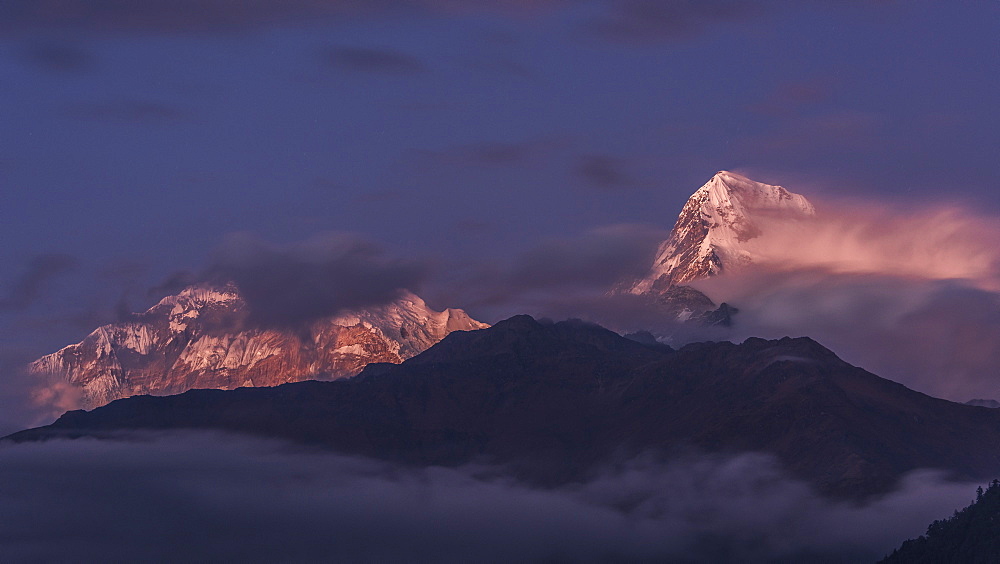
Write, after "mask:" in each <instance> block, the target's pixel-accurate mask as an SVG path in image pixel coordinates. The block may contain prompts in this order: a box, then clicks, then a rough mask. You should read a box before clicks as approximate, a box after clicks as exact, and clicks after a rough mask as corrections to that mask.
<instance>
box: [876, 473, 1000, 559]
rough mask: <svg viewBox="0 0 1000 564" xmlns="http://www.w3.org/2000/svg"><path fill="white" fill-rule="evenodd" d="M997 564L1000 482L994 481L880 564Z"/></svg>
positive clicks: (999, 554)
mask: <svg viewBox="0 0 1000 564" xmlns="http://www.w3.org/2000/svg"><path fill="white" fill-rule="evenodd" d="M995 562H1000V482H998V481H997V480H993V482H992V483H991V484H990V486H989V487H988V488H987V489H986V491H983V489H982V488H979V490H978V491H977V492H976V500H975V501H974V502H973V503H972V505H970V506H968V507H966V508H965V509H963V510H961V511H956V512H955V514H954V515H953V516H952V517H950V518H948V519H944V520H943V521H934V522H933V523H931V525H930V526H929V527H927V534H926V535H921V536H920V537H918V538H916V539H912V540H908V541H906V542H904V543H903V545H902V546H901V547H899V548H897V549H896V550H894V551H893V552H892V554H890V555H889V556H887V557H886V558H885V559H883V560H881V561H880V563H882V564H993V563H995Z"/></svg>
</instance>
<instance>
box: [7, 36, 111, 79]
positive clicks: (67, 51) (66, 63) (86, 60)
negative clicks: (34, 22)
mask: <svg viewBox="0 0 1000 564" xmlns="http://www.w3.org/2000/svg"><path fill="white" fill-rule="evenodd" d="M21 55H22V58H23V59H24V60H25V61H26V62H28V63H31V64H32V65H35V66H37V67H39V68H41V69H44V70H47V71H51V72H59V73H72V72H81V71H87V70H90V69H91V68H93V67H94V65H95V61H94V56H93V55H92V54H91V53H90V51H88V50H86V49H84V48H83V47H81V46H80V45H77V44H74V43H68V42H63V41H32V42H29V43H28V44H27V45H26V46H25V48H24V50H23V51H22V52H21Z"/></svg>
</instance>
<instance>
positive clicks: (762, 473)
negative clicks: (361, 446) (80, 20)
mask: <svg viewBox="0 0 1000 564" xmlns="http://www.w3.org/2000/svg"><path fill="white" fill-rule="evenodd" d="M0 481H2V483H3V484H5V486H6V487H4V488H3V489H2V490H0V539H3V540H2V541H0V544H2V551H3V553H4V554H5V555H6V556H7V557H8V558H10V559H13V560H18V561H21V560H34V559H41V560H68V559H72V560H88V559H92V558H95V559H96V558H101V559H109V558H111V559H130V560H131V559H148V558H150V557H154V558H162V559H166V560H178V559H195V560H209V559H218V558H225V559H228V560H241V561H279V560H280V561H312V560H327V561H328V560H330V559H334V560H337V561H362V560H364V561H373V560H385V559H388V560H400V559H405V560H407V561H434V562H441V561H445V562H449V561H469V560H476V559H483V558H485V559H487V560H492V561H537V560H556V561H562V560H568V561H600V560H608V559H623V560H629V561H641V560H663V559H675V558H678V559H684V561H691V562H728V561H745V560H747V559H753V560H755V561H760V560H777V561H782V560H787V561H795V560H796V559H799V560H801V559H809V560H810V561H817V562H823V561H841V560H842V559H844V558H850V559H856V560H873V559H876V558H878V557H880V556H882V555H884V554H885V553H887V552H888V551H891V549H892V548H893V547H895V546H896V545H898V544H899V543H900V542H901V541H902V540H904V539H906V538H908V537H911V536H915V535H917V534H920V533H922V532H923V531H924V529H925V528H926V526H927V524H928V523H930V521H932V520H934V519H939V518H942V517H945V516H947V515H949V514H950V513H951V512H952V510H954V509H956V508H958V507H960V506H963V505H966V504H968V503H969V502H970V500H971V499H972V497H973V495H974V493H973V492H974V489H975V484H955V483H949V482H945V481H943V480H942V479H941V478H940V477H939V476H938V475H937V474H934V473H930V472H917V473H913V474H910V475H909V476H908V477H907V478H906V479H905V480H903V482H902V485H901V487H900V489H899V490H898V491H896V492H894V493H892V494H889V495H887V496H885V497H884V498H882V499H879V500H876V501H874V502H872V503H870V504H867V505H854V504H849V503H843V502H835V501H830V500H826V499H823V498H821V497H819V496H817V495H815V494H814V493H813V492H812V491H811V490H810V488H809V487H807V486H806V485H804V484H803V483H801V482H797V481H795V480H791V479H789V478H787V477H786V476H785V475H784V474H783V473H782V472H781V471H780V469H779V468H778V466H777V465H776V463H775V462H774V461H773V460H772V459H771V458H769V457H766V456H762V455H753V454H748V455H742V456H736V457H728V458H727V457H717V456H701V457H697V456H692V457H689V458H687V459H684V460H680V461H674V462H670V463H664V462H662V461H659V460H657V459H656V458H654V457H642V458H639V459H636V460H632V461H629V462H627V463H624V464H620V465H618V466H616V467H614V468H611V469H608V470H607V471H605V472H604V473H603V474H601V475H600V476H599V477H597V478H596V479H594V480H593V481H591V482H588V483H585V484H576V485H572V486H567V487H563V488H559V489H553V490H540V489H533V488H529V487H527V486H524V485H522V484H519V483H516V482H514V481H512V480H510V479H508V478H506V477H504V475H503V473H502V471H500V470H498V469H497V468H490V467H466V468H460V469H445V468H426V469H404V468H399V467H394V466H392V465H389V464H386V463H382V462H376V461H371V460H362V459H356V458H349V457H344V456H338V455H333V454H325V453H314V452H303V451H300V450H296V449H294V448H293V447H290V446H288V445H286V444H283V443H278V442H264V441H255V440H251V439H245V438H234V437H225V436H220V435H212V434H204V435H202V434H175V435H160V436H151V435H145V436H144V435H136V436H134V437H132V440H129V441H114V442H112V441H95V440H87V439H81V440H76V441H50V442H45V443H31V444H20V445H11V444H4V445H0Z"/></svg>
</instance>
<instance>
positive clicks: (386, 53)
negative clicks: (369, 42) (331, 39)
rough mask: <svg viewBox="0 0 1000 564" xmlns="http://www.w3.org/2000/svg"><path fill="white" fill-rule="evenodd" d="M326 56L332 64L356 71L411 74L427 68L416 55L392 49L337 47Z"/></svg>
mask: <svg viewBox="0 0 1000 564" xmlns="http://www.w3.org/2000/svg"><path fill="white" fill-rule="evenodd" d="M326 56H327V59H328V61H329V62H330V64H331V65H333V66H335V67H337V68H340V69H344V70H349V71H355V72H370V73H384V74H411V73H417V72H423V71H425V70H427V68H426V67H425V66H424V64H423V63H422V62H420V60H419V59H417V58H416V57H413V56H411V55H407V54H406V53H402V52H400V51H395V50H391V49H371V48H362V47H336V48H332V49H330V50H329V51H328V52H327V53H326Z"/></svg>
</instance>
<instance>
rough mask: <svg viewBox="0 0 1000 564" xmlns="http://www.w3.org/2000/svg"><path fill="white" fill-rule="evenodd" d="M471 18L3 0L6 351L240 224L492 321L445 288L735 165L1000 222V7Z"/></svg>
mask: <svg viewBox="0 0 1000 564" xmlns="http://www.w3.org/2000/svg"><path fill="white" fill-rule="evenodd" d="M484 4H487V3H482V2H469V1H464V0H411V1H406V0H382V1H377V2H351V1H346V0H258V1H256V2H247V3H241V2H229V1H223V0H209V1H207V2H189V1H182V0H150V1H148V2H131V1H125V0H112V1H101V2H98V1H97V0H68V1H63V2H59V3H57V5H58V9H54V8H52V5H49V4H47V3H44V2H29V1H27V0H8V1H7V2H5V3H4V4H3V6H0V76H2V77H3V80H0V118H2V120H0V149H2V150H0V187H2V189H3V192H2V193H3V195H4V198H3V205H2V207H0V236H2V241H3V243H4V244H3V245H2V247H0V265H2V270H0V290H2V291H3V293H2V294H0V336H2V338H3V341H4V345H3V351H2V356H3V358H4V359H20V358H24V357H35V356H38V355H40V354H43V353H47V352H51V351H52V350H55V349H56V348H59V347H61V346H62V345H65V344H68V343H69V342H74V341H77V340H79V339H80V338H82V337H83V336H84V335H85V334H86V333H87V332H89V331H90V330H92V329H93V328H95V327H96V326H97V325H98V324H99V323H102V322H107V321H110V320H113V319H114V316H115V314H116V313H115V312H116V308H117V309H118V310H126V309H128V310H135V309H141V308H144V307H146V306H148V305H149V304H150V303H151V300H153V299H155V298H156V297H158V295H156V294H155V292H154V293H153V294H150V293H149V289H150V288H152V287H155V286H157V285H159V284H161V283H163V282H164V280H166V279H167V278H168V277H169V276H170V275H171V274H172V273H176V272H178V271H184V270H200V269H203V268H204V267H205V265H206V263H207V262H208V261H209V260H210V259H209V257H210V255H211V253H212V250H213V249H215V248H217V247H218V246H219V245H220V244H222V243H223V242H224V241H225V240H226V238H227V236H230V235H231V234H233V233H239V232H247V233H249V234H250V235H251V236H253V237H255V238H257V239H259V240H262V241H268V242H271V243H273V244H277V245H282V244H294V243H296V242H298V241H302V240H305V239H308V238H310V237H314V236H316V235H317V234H321V233H324V232H329V231H346V232H351V233H354V234H355V236H357V237H360V238H362V239H366V240H370V241H374V242H376V243H377V244H379V245H381V246H382V247H384V248H385V255H386V256H388V257H403V258H406V259H407V260H410V259H418V260H420V261H422V263H424V264H427V265H431V266H430V267H429V268H430V271H429V274H428V282H427V287H426V288H424V289H423V292H422V293H424V294H425V295H427V296H428V297H429V298H430V300H431V304H432V305H434V306H436V307H438V308H441V307H447V306H453V307H466V308H468V309H469V310H470V312H471V313H472V314H473V315H477V316H479V317H480V318H483V319H484V320H485V321H489V322H493V321H496V319H492V318H489V312H488V311H487V310H480V311H477V309H476V305H475V304H468V303H454V302H453V301H452V302H449V301H448V300H449V299H453V300H458V299H459V297H460V296H461V295H462V293H461V292H456V291H454V290H447V289H444V290H442V289H441V288H445V287H447V284H446V283H445V282H446V281H447V280H449V277H452V278H454V277H455V276H458V275H457V274H456V273H457V272H460V271H461V270H462V269H463V268H467V267H468V265H470V264H472V265H476V266H475V269H478V271H480V275H482V269H483V265H489V264H491V263H494V262H495V263H500V262H504V261H516V260H517V259H516V258H515V257H519V256H521V257H523V256H527V257H528V258H527V259H525V260H527V261H528V262H530V260H532V259H531V257H536V258H537V257H538V256H542V257H543V258H544V257H545V256H546V255H545V252H546V251H545V250H546V249H553V248H555V249H559V248H560V247H559V245H561V244H563V243H560V241H562V242H565V241H577V242H580V241H582V242H583V244H586V242H587V241H588V239H587V237H589V235H587V234H588V233H591V234H592V233H594V232H595V230H596V231H597V232H603V233H607V232H608V231H607V230H608V229H610V230H611V232H613V233H619V234H620V233H622V232H623V231H622V229H624V228H622V227H621V224H628V225H631V226H632V227H631V228H629V229H631V230H630V231H629V230H626V231H628V233H633V234H635V233H638V234H639V235H636V237H638V238H640V239H643V240H652V239H655V237H654V236H651V235H650V232H651V230H655V229H657V228H659V229H668V228H669V227H670V226H671V224H672V223H673V220H674V219H675V217H676V214H677V213H678V211H679V210H680V207H681V205H682V204H683V202H684V200H685V199H686V198H687V196H689V195H690V194H691V192H693V191H694V190H695V189H696V188H697V187H698V186H700V185H701V184H702V183H703V182H705V181H706V180H707V179H708V178H709V177H710V176H711V175H712V174H713V173H714V172H715V171H717V170H719V169H730V170H738V171H740V172H743V173H745V174H748V175H750V176H752V177H753V178H755V179H757V180H761V181H765V182H770V183H776V184H783V185H785V186H787V187H789V188H790V189H792V190H793V191H797V192H802V193H805V194H806V195H807V196H810V197H813V196H815V197H827V198H831V197H833V198H836V197H844V196H846V197H850V198H875V199H878V200H881V201H883V202H888V203H890V205H891V204H892V203H893V202H901V203H906V204H909V203H913V202H921V203H924V202H927V201H930V202H939V201H945V202H953V201H959V202H961V203H963V204H965V205H968V206H970V207H974V208H978V209H979V210H981V211H982V212H983V213H985V214H987V215H989V216H991V217H995V216H996V214H997V213H1000V191H998V190H997V182H996V175H995V172H994V169H995V166H996V163H997V162H1000V133H998V132H1000V112H998V111H997V108H996V104H997V100H998V98H1000V96H998V94H1000V72H997V69H998V68H1000V42H998V41H997V39H996V38H997V31H998V29H1000V7H998V5H997V3H996V2H992V1H978V2H977V1H970V2H928V1H921V0H916V1H907V2H902V1H898V2H892V1H882V2H877V1H861V0H857V1H851V0H841V1H834V0H826V1H824V0H813V1H801V2H799V1H791V0H787V1H784V0H771V1H768V0H760V1H745V2H728V1H724V0H706V1H699V2H691V1H672V0H666V1H647V0H604V1H570V0H566V1H559V0H539V1H531V0H506V1H503V2H493V3H488V4H489V5H490V6H491V7H490V8H488V9H486V8H483V7H482V6H483V5H484ZM608 226H618V227H613V228H609V227H608ZM638 226H645V227H638ZM602 229H604V230H605V231H601V230H602ZM615 229H618V231H615ZM616 236H617V235H616ZM539 249H541V251H539ZM616 252H617V251H614V249H612V251H609V253H612V254H614V253H616ZM532 253H534V254H532ZM539 253H541V254H539ZM442 281H445V282H442ZM436 283H437V284H438V286H437V287H436V286H435V284H436ZM459 301H460V300H459Z"/></svg>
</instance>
